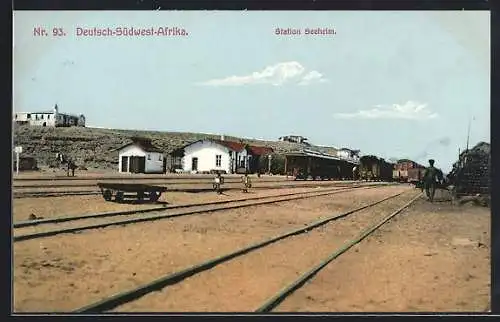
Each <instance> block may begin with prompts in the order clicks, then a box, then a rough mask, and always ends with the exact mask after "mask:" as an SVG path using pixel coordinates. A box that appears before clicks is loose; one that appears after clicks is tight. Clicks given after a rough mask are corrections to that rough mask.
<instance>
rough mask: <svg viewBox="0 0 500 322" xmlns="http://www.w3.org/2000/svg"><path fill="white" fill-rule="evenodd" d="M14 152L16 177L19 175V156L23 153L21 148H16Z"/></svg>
mask: <svg viewBox="0 0 500 322" xmlns="http://www.w3.org/2000/svg"><path fill="white" fill-rule="evenodd" d="M14 152H15V153H16V175H19V159H20V158H19V154H21V153H23V147H22V146H16V147H15V148H14Z"/></svg>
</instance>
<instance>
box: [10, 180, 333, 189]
mask: <svg viewBox="0 0 500 322" xmlns="http://www.w3.org/2000/svg"><path fill="white" fill-rule="evenodd" d="M184 180H186V179H184ZM193 180H194V179H193ZM193 180H191V181H184V182H165V183H164V184H165V185H182V184H184V185H193V184H212V182H213V178H206V179H199V180H198V181H195V182H193ZM101 181H108V180H95V183H88V182H84V183H64V184H28V185H16V184H13V185H12V188H13V189H26V188H32V189H33V188H70V187H81V188H89V187H95V186H96V185H97V183H98V182H101ZM109 181H112V180H109ZM121 181H126V182H123V183H124V184H129V183H131V184H133V183H141V184H150V183H151V184H155V185H159V184H162V183H161V182H151V181H152V180H151V179H149V180H138V179H135V180H131V179H125V180H121ZM138 181H140V182H138ZM165 181H168V180H165ZM179 181H180V180H179ZM280 182H287V180H255V181H254V182H253V183H280ZM337 182H338V181H337ZM120 183H121V182H120ZM225 183H226V184H230V183H236V184H238V183H241V179H240V178H236V177H235V178H229V179H226V180H225Z"/></svg>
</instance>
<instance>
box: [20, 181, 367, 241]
mask: <svg viewBox="0 0 500 322" xmlns="http://www.w3.org/2000/svg"><path fill="white" fill-rule="evenodd" d="M360 189H363V188H360ZM345 190H346V189H339V188H333V189H315V190H314V191H308V193H306V192H301V193H298V194H297V192H294V195H292V196H290V195H286V194H282V195H274V196H273V195H271V194H269V195H266V196H260V198H262V197H265V199H256V196H251V195H249V196H245V198H240V199H237V198H227V199H223V198H220V199H221V200H220V201H230V203H218V204H214V203H211V201H210V203H209V204H207V203H202V205H201V206H189V207H182V208H178V207H177V208H176V207H175V205H172V206H167V207H163V206H162V207H159V209H160V210H158V208H155V210H154V211H151V212H147V213H132V214H126V215H118V216H106V217H99V218H87V219H83V218H80V219H79V220H77V221H65V222H61V223H46V224H43V225H34V226H27V227H21V228H16V229H15V230H14V232H13V235H14V236H19V235H27V234H36V233H41V232H47V231H59V230H61V229H70V228H78V227H86V226H95V225H102V224H110V223H116V224H117V225H120V226H122V227H123V226H125V225H133V224H136V223H128V224H127V223H123V222H124V221H127V220H134V219H138V220H146V219H150V221H151V220H153V219H154V220H164V219H166V217H172V218H173V217H178V216H198V213H199V212H205V213H206V212H211V211H212V212H213V211H221V210H224V208H227V207H255V204H256V203H270V202H287V201H288V200H289V199H294V198H304V197H307V198H311V197H314V196H318V195H326V194H328V195H333V194H335V193H343V192H345ZM250 198H251V199H250ZM188 205H189V204H188ZM191 205H193V204H192V203H191ZM193 212H194V213H193ZM158 217H160V218H158ZM120 223H122V224H120ZM84 230H85V229H84ZM82 231H83V230H82Z"/></svg>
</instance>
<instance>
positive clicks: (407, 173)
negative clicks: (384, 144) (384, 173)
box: [392, 159, 425, 183]
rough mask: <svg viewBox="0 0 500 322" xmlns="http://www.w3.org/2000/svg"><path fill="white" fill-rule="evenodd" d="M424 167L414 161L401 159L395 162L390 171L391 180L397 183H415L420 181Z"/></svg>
mask: <svg viewBox="0 0 500 322" xmlns="http://www.w3.org/2000/svg"><path fill="white" fill-rule="evenodd" d="M424 171H425V167H424V166H423V165H421V164H418V163H417V162H415V161H412V160H408V159H401V160H398V162H396V164H395V165H394V169H393V171H392V178H393V180H394V181H398V182H409V183H415V182H420V181H421V180H422V177H423V174H424Z"/></svg>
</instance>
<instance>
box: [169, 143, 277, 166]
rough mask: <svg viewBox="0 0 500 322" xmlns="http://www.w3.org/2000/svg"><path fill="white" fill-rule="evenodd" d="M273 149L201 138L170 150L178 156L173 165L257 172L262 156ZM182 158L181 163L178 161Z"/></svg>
mask: <svg viewBox="0 0 500 322" xmlns="http://www.w3.org/2000/svg"><path fill="white" fill-rule="evenodd" d="M271 153H273V149H272V148H269V147H263V146H252V145H248V144H244V143H242V142H234V141H227V140H225V139H224V137H223V136H222V137H221V139H219V140H216V139H202V140H198V141H195V142H192V143H190V144H188V145H185V146H183V147H181V148H179V149H177V150H176V151H174V152H173V153H172V154H171V157H172V158H174V159H177V162H175V161H174V162H173V163H174V166H173V167H174V168H181V169H182V170H183V171H184V172H194V173H214V172H221V173H245V172H248V173H254V172H257V171H259V170H260V169H259V161H260V157H261V156H263V155H269V154H271ZM179 159H180V161H181V162H180V164H178V161H179Z"/></svg>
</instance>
